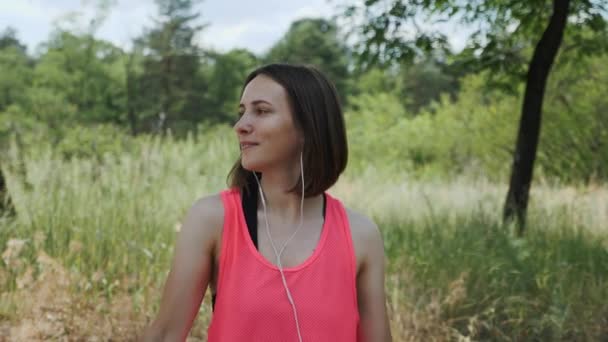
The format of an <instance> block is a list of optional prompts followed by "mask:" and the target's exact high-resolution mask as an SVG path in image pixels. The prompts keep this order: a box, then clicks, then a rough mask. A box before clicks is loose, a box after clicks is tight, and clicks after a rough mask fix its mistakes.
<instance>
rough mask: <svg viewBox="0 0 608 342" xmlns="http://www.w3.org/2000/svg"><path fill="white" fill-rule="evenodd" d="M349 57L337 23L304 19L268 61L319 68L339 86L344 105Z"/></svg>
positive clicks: (277, 45) (294, 27)
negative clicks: (310, 65)
mask: <svg viewBox="0 0 608 342" xmlns="http://www.w3.org/2000/svg"><path fill="white" fill-rule="evenodd" d="M348 53H349V52H348V49H347V47H346V45H345V44H344V41H343V39H342V38H341V37H340V36H339V32H338V28H337V26H336V24H335V23H334V22H331V21H328V20H326V19H301V20H297V21H295V22H293V23H292V24H291V26H290V28H289V30H288V31H287V33H286V34H285V36H283V38H281V40H279V41H278V42H277V43H276V44H275V45H274V46H273V47H272V48H271V49H270V51H268V53H267V54H266V56H265V57H264V60H265V61H266V62H287V63H299V64H312V65H314V66H316V67H317V68H319V69H320V70H321V71H323V72H324V73H326V74H327V75H328V77H329V78H330V79H331V80H332V81H333V82H334V83H335V84H336V88H337V90H338V93H339V94H340V96H341V98H342V100H343V101H344V100H346V95H347V94H348V93H349V84H348V79H347V78H348V59H347V57H348Z"/></svg>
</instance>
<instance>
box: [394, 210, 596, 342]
mask: <svg viewBox="0 0 608 342" xmlns="http://www.w3.org/2000/svg"><path fill="white" fill-rule="evenodd" d="M443 215H444V214H440V216H438V217H436V218H435V219H433V220H429V221H427V222H424V223H421V222H407V221H405V222H400V223H397V224H393V225H391V228H388V229H386V230H385V231H384V239H385V241H386V242H387V253H388V255H389V259H390V260H392V262H391V264H390V265H389V274H390V273H392V272H395V271H396V270H404V269H405V270H408V271H410V272H413V275H412V279H415V282H416V283H417V284H416V290H415V291H412V293H411V296H412V298H409V300H412V301H416V303H420V302H429V301H431V300H432V299H433V297H434V296H437V295H438V296H439V297H440V298H442V299H443V300H441V301H440V304H439V305H440V308H441V309H440V310H441V313H442V315H441V319H442V320H445V321H448V322H450V326H451V328H453V329H455V330H456V331H457V332H458V334H459V335H462V336H463V337H468V338H469V339H471V340H484V341H521V340H537V341H547V340H551V341H571V340H581V341H583V340H585V341H597V340H601V339H602V338H603V337H605V336H606V334H607V333H608V332H607V330H606V325H605V317H606V315H607V314H608V304H607V303H606V301H605V300H604V298H605V297H606V296H608V254H607V253H606V251H605V248H604V247H603V246H602V240H601V239H600V240H597V239H589V238H587V237H586V236H585V235H584V234H581V233H577V232H574V231H573V230H572V228H571V227H570V226H567V225H566V224H562V225H560V226H551V227H550V226H547V225H546V224H545V225H541V226H538V225H535V226H532V227H531V229H530V232H529V233H528V236H527V237H526V238H525V239H516V238H513V237H512V236H511V235H510V234H509V233H508V229H505V227H501V226H500V225H497V224H495V223H493V222H491V220H488V218H487V217H485V216H484V215H482V214H481V213H476V212H472V213H470V214H469V216H468V217H467V218H464V217H462V218H458V219H457V220H456V221H455V222H454V221H452V222H450V221H449V220H447V218H445V217H444V216H443Z"/></svg>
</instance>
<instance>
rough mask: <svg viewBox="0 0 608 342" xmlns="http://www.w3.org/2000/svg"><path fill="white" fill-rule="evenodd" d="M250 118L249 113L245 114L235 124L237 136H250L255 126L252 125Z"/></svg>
mask: <svg viewBox="0 0 608 342" xmlns="http://www.w3.org/2000/svg"><path fill="white" fill-rule="evenodd" d="M248 117H249V115H247V112H245V113H243V115H241V117H240V118H239V119H238V120H237V122H236V123H235V124H234V127H233V128H234V131H235V132H236V134H237V135H246V134H249V133H250V132H251V130H252V129H253V126H252V125H251V122H250V121H249V119H248Z"/></svg>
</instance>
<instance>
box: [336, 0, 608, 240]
mask: <svg viewBox="0 0 608 342" xmlns="http://www.w3.org/2000/svg"><path fill="white" fill-rule="evenodd" d="M607 12H608V9H607V7H606V5H605V2H603V1H601V0H596V1H594V0H551V1H549V0H537V1H526V2H523V1H521V2H518V1H509V0H486V1H476V2H471V1H455V0H424V1H422V0H420V1H393V2H391V3H390V4H388V3H387V1H382V0H367V1H365V4H364V5H363V7H360V6H351V7H349V8H348V9H347V10H346V12H345V17H347V18H357V17H363V18H364V20H363V23H362V24H360V25H357V26H356V27H357V30H356V31H357V32H358V33H360V36H359V41H360V42H361V44H358V51H359V53H360V56H361V59H362V60H363V61H364V62H365V63H372V64H373V63H390V62H391V61H392V60H399V61H404V60H405V61H412V60H414V59H415V58H416V57H417V56H420V55H423V54H425V53H430V52H432V51H434V50H436V49H439V50H449V46H448V41H447V39H446V36H445V34H442V33H440V32H437V31H436V30H425V29H424V28H423V27H422V26H421V25H419V22H420V20H425V19H426V20H428V21H430V22H432V23H437V22H439V21H445V20H449V19H450V18H460V20H461V21H462V22H463V23H465V24H472V23H473V24H475V26H476V27H478V29H477V30H476V31H475V32H474V33H473V34H472V36H471V38H470V39H469V42H468V46H467V49H466V50H465V52H469V55H470V56H471V57H474V58H472V59H470V60H469V63H468V64H469V65H470V66H471V65H472V66H477V67H478V68H483V69H491V70H493V71H494V74H498V75H501V74H502V75H510V76H512V77H510V78H509V79H508V80H509V82H513V81H514V80H517V79H524V80H525V84H526V86H525V91H524V99H523V102H522V109H521V117H520V124H519V131H518V134H517V142H516V144H515V151H514V153H513V164H512V171H511V177H510V184H509V191H508V194H507V198H506V201H505V205H504V212H503V217H504V220H505V221H506V222H511V221H514V220H516V222H517V226H518V232H519V234H523V232H524V229H525V217H526V210H527V205H528V197H529V191H530V185H531V181H532V171H533V167H534V160H535V158H536V150H537V145H538V137H539V132H540V127H541V114H542V105H543V97H544V93H545V85H546V82H547V78H548V76H549V73H550V71H551V66H552V64H553V62H554V60H555V57H556V55H557V52H558V50H559V47H560V45H561V42H562V38H563V35H564V31H565V29H566V26H568V28H569V30H568V31H566V33H567V34H571V35H575V36H577V38H579V39H578V46H575V48H576V47H577V48H579V50H580V51H581V54H593V53H596V52H598V51H602V50H605V49H606V45H608V44H607V43H606V42H604V43H603V44H597V45H591V44H589V39H588V37H586V36H585V35H584V34H583V33H584V32H587V31H588V30H591V31H593V32H603V34H606V31H608V30H607V26H608V25H607V24H606V18H605V16H606V15H607ZM407 22H409V23H411V24H412V25H411V26H410V28H411V27H413V30H410V31H407V30H406V28H408V27H406V25H404V23H407ZM545 23H548V24H545ZM568 23H569V25H567V24H568ZM529 47H531V49H532V50H533V52H532V56H531V57H530V58H529V61H528V62H525V60H526V54H525V52H526V48H529ZM471 61H472V63H471Z"/></svg>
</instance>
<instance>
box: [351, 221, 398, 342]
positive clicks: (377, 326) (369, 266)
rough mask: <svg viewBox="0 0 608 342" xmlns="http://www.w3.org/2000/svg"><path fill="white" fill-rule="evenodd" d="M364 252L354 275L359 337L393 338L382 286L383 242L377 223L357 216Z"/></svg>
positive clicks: (366, 340) (385, 340)
mask: <svg viewBox="0 0 608 342" xmlns="http://www.w3.org/2000/svg"><path fill="white" fill-rule="evenodd" d="M357 221H359V223H358V224H360V225H362V226H361V227H360V228H359V231H360V232H361V234H362V241H363V242H364V244H363V246H366V247H365V253H364V254H363V260H362V263H361V268H360V270H359V273H358V275H357V300H358V303H359V317H360V320H361V321H360V327H359V329H360V330H359V338H358V339H359V340H360V341H363V342H372V341H373V342H376V341H379V342H380V341H382V342H390V341H392V337H391V331H390V325H389V320H388V314H387V311H386V294H385V290H384V270H385V265H384V262H385V261H384V243H383V241H382V235H381V233H380V231H379V230H378V227H377V226H376V225H375V224H374V223H373V222H372V221H371V220H369V219H366V218H365V219H360V220H357Z"/></svg>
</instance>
